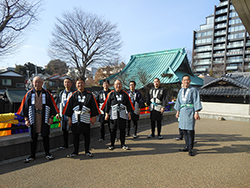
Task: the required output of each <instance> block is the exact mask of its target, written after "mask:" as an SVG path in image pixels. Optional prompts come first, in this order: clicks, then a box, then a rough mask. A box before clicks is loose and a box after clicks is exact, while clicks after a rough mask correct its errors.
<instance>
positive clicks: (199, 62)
mask: <svg viewBox="0 0 250 188" xmlns="http://www.w3.org/2000/svg"><path fill="white" fill-rule="evenodd" d="M210 64H211V61H210V60H207V61H198V62H196V63H195V66H198V65H210Z"/></svg>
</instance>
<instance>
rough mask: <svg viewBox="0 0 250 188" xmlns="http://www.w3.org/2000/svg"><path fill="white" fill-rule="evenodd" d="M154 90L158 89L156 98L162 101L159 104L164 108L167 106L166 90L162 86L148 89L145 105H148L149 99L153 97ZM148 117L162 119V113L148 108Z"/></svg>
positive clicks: (153, 119) (156, 119) (155, 119)
mask: <svg viewBox="0 0 250 188" xmlns="http://www.w3.org/2000/svg"><path fill="white" fill-rule="evenodd" d="M154 90H155V91H157V90H159V92H158V94H157V97H156V98H157V99H159V100H160V101H161V102H162V104H161V105H162V106H163V107H164V108H165V107H166V106H167V104H168V101H167V92H166V90H165V89H164V88H162V87H159V88H158V89H156V88H152V89H150V90H149V93H148V100H147V105H148V106H150V104H151V99H152V98H153V91H154ZM150 119H151V120H152V121H159V120H162V114H161V112H159V111H156V110H150Z"/></svg>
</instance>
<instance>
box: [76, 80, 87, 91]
mask: <svg viewBox="0 0 250 188" xmlns="http://www.w3.org/2000/svg"><path fill="white" fill-rule="evenodd" d="M84 87H85V82H84V81H83V80H77V81H76V88H77V89H78V91H80V92H83V91H84Z"/></svg>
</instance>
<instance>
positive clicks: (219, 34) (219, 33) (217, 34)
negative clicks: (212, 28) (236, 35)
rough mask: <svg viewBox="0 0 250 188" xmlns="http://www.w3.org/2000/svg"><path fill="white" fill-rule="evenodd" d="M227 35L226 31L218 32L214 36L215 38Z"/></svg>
mask: <svg viewBox="0 0 250 188" xmlns="http://www.w3.org/2000/svg"><path fill="white" fill-rule="evenodd" d="M221 35H226V31H218V32H216V33H215V34H214V36H221Z"/></svg>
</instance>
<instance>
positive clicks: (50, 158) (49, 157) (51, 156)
mask: <svg viewBox="0 0 250 188" xmlns="http://www.w3.org/2000/svg"><path fill="white" fill-rule="evenodd" d="M45 158H46V159H48V160H52V159H54V155H51V154H48V155H46V156H45Z"/></svg>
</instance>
